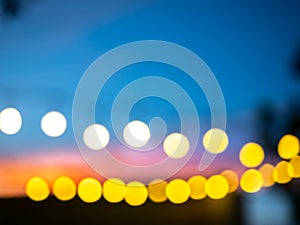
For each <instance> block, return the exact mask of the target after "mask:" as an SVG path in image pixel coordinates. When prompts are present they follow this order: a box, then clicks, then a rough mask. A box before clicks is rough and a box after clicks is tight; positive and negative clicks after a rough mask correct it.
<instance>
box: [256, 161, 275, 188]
mask: <svg viewBox="0 0 300 225" xmlns="http://www.w3.org/2000/svg"><path fill="white" fill-rule="evenodd" d="M273 171H274V166H273V165H271V164H269V163H266V164H264V165H262V166H261V167H260V168H259V172H260V173H261V175H262V176H263V178H264V183H263V187H271V186H273V185H274V183H275V182H274V179H273Z"/></svg>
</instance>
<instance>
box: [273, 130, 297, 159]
mask: <svg viewBox="0 0 300 225" xmlns="http://www.w3.org/2000/svg"><path fill="white" fill-rule="evenodd" d="M298 153H299V139H298V138H297V137H296V136H294V135H290V134H286V135H284V136H283V137H282V138H281V139H280V141H279V143H278V154H279V156H280V157H281V158H283V159H291V158H293V157H295V156H297V155H298Z"/></svg>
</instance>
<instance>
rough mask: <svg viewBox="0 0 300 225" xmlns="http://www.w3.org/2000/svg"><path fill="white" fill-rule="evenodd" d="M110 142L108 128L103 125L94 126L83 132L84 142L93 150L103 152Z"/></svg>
mask: <svg viewBox="0 0 300 225" xmlns="http://www.w3.org/2000/svg"><path fill="white" fill-rule="evenodd" d="M109 140H110V135H109V132H108V130H107V129H106V127H104V126H103V125H101V124H92V125H90V126H88V127H87V128H86V129H85V130H84V132H83V141H84V143H85V145H86V146H87V147H88V148H90V149H91V150H101V149H103V148H105V147H106V146H107V145H108V143H109Z"/></svg>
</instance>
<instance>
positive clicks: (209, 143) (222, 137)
mask: <svg viewBox="0 0 300 225" xmlns="http://www.w3.org/2000/svg"><path fill="white" fill-rule="evenodd" d="M228 143H229V141H228V136H227V134H226V132H225V131H223V130H221V129H217V128H213V129H210V130H208V131H207V132H206V133H205V134H204V136H203V139H202V144H203V146H204V148H205V149H206V151H208V152H210V153H212V154H219V153H222V152H224V151H225V149H226V148H227V146H228Z"/></svg>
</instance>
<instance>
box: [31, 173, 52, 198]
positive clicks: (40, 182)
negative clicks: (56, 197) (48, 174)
mask: <svg viewBox="0 0 300 225" xmlns="http://www.w3.org/2000/svg"><path fill="white" fill-rule="evenodd" d="M49 194H50V189H49V186H48V184H47V182H46V181H45V180H44V179H42V178H41V177H32V178H31V179H30V180H29V181H28V182H27V185H26V195H27V196H28V197H29V198H30V199H31V200H33V201H43V200H45V199H46V198H47V197H48V196H49Z"/></svg>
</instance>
